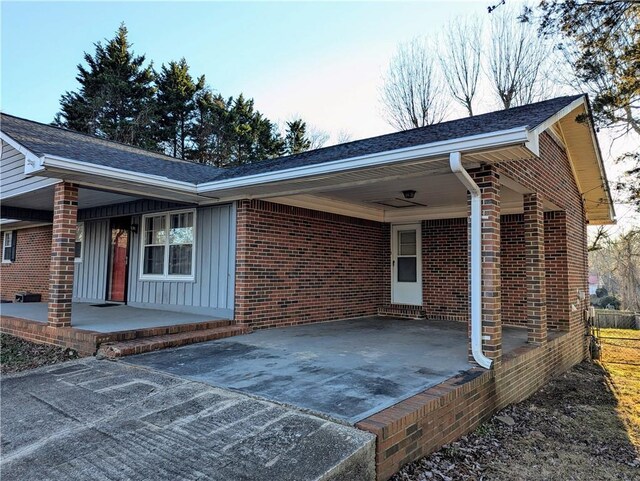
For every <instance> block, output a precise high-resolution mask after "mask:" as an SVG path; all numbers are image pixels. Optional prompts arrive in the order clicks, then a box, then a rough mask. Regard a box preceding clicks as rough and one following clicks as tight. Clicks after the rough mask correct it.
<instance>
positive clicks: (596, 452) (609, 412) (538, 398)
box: [392, 359, 640, 481]
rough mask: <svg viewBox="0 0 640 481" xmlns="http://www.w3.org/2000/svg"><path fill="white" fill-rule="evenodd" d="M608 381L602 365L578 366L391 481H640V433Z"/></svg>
mask: <svg viewBox="0 0 640 481" xmlns="http://www.w3.org/2000/svg"><path fill="white" fill-rule="evenodd" d="M638 361H640V359H638ZM603 366H604V367H603ZM635 369H636V371H640V367H638V366H636V367H635ZM614 382H615V381H614V380H613V379H612V377H611V375H610V374H609V372H607V370H606V365H604V364H603V365H601V364H596V363H589V362H584V363H582V364H580V365H578V366H576V367H574V368H573V369H572V370H571V371H569V372H568V373H566V374H565V375H563V376H561V377H559V378H557V379H555V380H553V381H551V382H550V383H549V384H547V385H546V386H545V387H544V388H542V389H541V390H540V391H538V392H537V393H536V394H534V395H533V396H532V397H531V398H529V399H527V400H525V401H523V402H521V403H519V404H516V405H513V406H509V407H507V408H506V409H504V410H502V411H501V412H499V413H498V414H497V415H496V416H494V417H493V418H492V419H491V420H490V421H488V422H486V423H485V424H483V425H482V426H480V428H478V429H477V430H476V432H474V433H472V434H470V435H468V436H466V437H464V438H462V439H461V440H459V441H458V442H455V443H452V444H450V445H448V446H445V447H444V448H442V449H441V450H440V451H438V452H436V453H433V454H432V455H430V456H427V457H426V458H423V459H421V460H419V461H417V462H415V463H412V464H410V465H407V466H405V467H404V468H403V469H402V470H401V471H400V472H399V473H398V474H397V475H396V476H394V477H393V478H392V480H393V481H408V480H410V481H418V480H420V481H422V480H446V481H457V480H504V481H507V480H508V481H514V480H527V481H529V480H532V481H537V480H540V481H542V480H545V481H546V480H562V481H565V480H566V481H569V480H576V481H578V480H580V481H582V480H587V479H594V480H599V481H607V480H625V481H626V480H629V481H632V480H640V445H634V444H633V441H632V438H633V437H635V436H634V435H633V434H632V432H634V431H635V434H637V433H638V430H639V429H640V426H638V425H637V424H635V422H634V421H633V419H630V418H629V417H628V416H627V415H626V414H625V408H624V405H623V403H622V402H619V400H618V396H619V395H620V394H619V393H618V390H617V388H616V386H615V384H614ZM628 391H629V392H630V393H632V392H635V395H636V396H637V395H638V391H640V384H637V385H635V387H633V388H630V387H629V389H628ZM627 401H628V400H627Z"/></svg>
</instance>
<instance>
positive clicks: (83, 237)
mask: <svg viewBox="0 0 640 481" xmlns="http://www.w3.org/2000/svg"><path fill="white" fill-rule="evenodd" d="M80 226H82V242H81V243H80V257H74V258H73V262H75V263H76V264H79V263H81V262H82V259H84V240H85V238H86V235H85V230H84V222H78V225H77V226H76V229H77V228H78V227H80ZM77 241H78V234H77V232H76V241H75V242H77ZM75 242H74V244H73V246H74V247H73V250H74V253H75ZM74 255H75V254H74Z"/></svg>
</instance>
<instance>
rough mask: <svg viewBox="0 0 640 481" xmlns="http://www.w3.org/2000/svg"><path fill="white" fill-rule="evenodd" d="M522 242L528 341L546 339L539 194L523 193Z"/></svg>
mask: <svg viewBox="0 0 640 481" xmlns="http://www.w3.org/2000/svg"><path fill="white" fill-rule="evenodd" d="M524 243H525V249H526V252H525V256H526V285H527V331H528V336H527V337H528V339H527V340H528V342H530V343H532V344H544V343H545V342H546V341H547V289H546V280H545V262H544V211H543V207H542V198H541V197H540V196H539V195H538V194H537V193H536V194H526V195H525V196H524Z"/></svg>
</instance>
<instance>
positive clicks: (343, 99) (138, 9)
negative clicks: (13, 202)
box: [0, 0, 633, 225]
mask: <svg viewBox="0 0 640 481" xmlns="http://www.w3.org/2000/svg"><path fill="white" fill-rule="evenodd" d="M491 3H495V2H492V1H491V0H478V1H467V2H464V1H451V0H449V1H435V0H434V1H428V0H425V1H421V2H418V1H413V2H398V1H394V2H362V1H361V2H352V3H347V2H244V1H235V2H177V1H174V2H147V1H138V2H31V1H21V2H6V1H2V2H1V3H0V15H1V37H0V42H1V50H0V53H1V62H0V68H1V75H0V82H1V85H0V108H1V109H2V111H3V112H7V113H10V114H13V115H17V116H21V117H26V118H29V119H32V120H37V121H41V122H46V123H48V122H51V120H53V117H54V115H55V114H56V112H57V111H58V108H59V99H60V96H61V95H62V94H63V93H64V92H65V91H69V90H75V89H77V87H78V84H77V82H76V80H75V76H76V73H77V68H76V65H77V64H78V63H80V62H82V58H83V53H84V52H89V53H93V51H94V47H93V44H94V43H95V42H97V41H100V40H104V39H108V38H112V37H113V35H114V32H115V31H116V29H117V28H118V26H119V25H120V23H121V22H124V23H125V24H126V26H127V28H128V30H129V40H130V41H131V42H132V43H133V50H134V51H135V52H136V53H137V54H145V55H146V57H147V60H149V61H151V60H153V62H154V66H155V67H156V68H159V67H160V65H161V64H162V63H166V62H169V61H171V60H179V59H180V58H181V57H185V58H186V60H187V62H188V64H189V65H190V67H191V72H192V74H193V75H194V76H198V75H202V74H204V75H205V76H206V78H207V82H208V83H209V84H210V85H211V86H212V88H213V89H214V90H216V91H218V92H220V93H221V94H222V95H223V96H227V97H228V96H236V95H238V94H239V93H244V94H245V96H248V97H252V98H254V99H255V104H256V107H257V109H258V110H260V111H261V112H262V113H264V114H265V115H266V116H267V117H268V118H270V119H271V120H273V121H275V122H278V123H283V122H284V121H286V120H290V119H292V118H294V117H301V118H302V119H304V120H305V121H306V122H307V123H308V124H309V125H311V126H313V127H314V128H316V129H320V130H324V131H326V132H329V133H330V134H332V136H333V138H334V139H335V137H337V135H338V134H339V133H347V134H349V136H350V137H351V139H353V140H355V139H358V138H365V137H370V136H374V135H379V134H383V133H387V132H391V131H393V129H392V127H391V126H389V125H388V124H387V123H386V122H385V120H384V119H383V116H382V115H381V109H380V104H379V101H378V99H379V88H380V85H381V80H382V75H383V73H384V71H385V69H386V67H387V65H388V62H389V59H390V58H391V56H392V55H393V53H394V51H395V50H396V48H397V46H398V44H399V43H400V42H406V41H409V40H411V39H413V38H415V37H417V36H426V37H427V38H431V39H436V38H437V34H438V32H439V31H440V29H441V28H442V26H443V25H445V24H446V23H447V22H448V21H450V20H451V19H453V18H454V17H456V16H460V15H480V16H486V7H487V5H489V4H491ZM436 41H437V40H436ZM451 111H452V115H451V116H452V117H457V116H461V115H462V112H461V110H460V109H459V108H458V107H457V106H455V105H451ZM609 143H610V141H609V139H607V138H606V137H603V138H601V145H603V153H604V154H605V156H606V157H607V156H608V148H606V149H605V146H608V145H609ZM630 145H631V144H630V142H628V141H627V140H625V139H623V140H622V141H618V142H617V145H615V146H614V150H613V153H615V152H618V151H622V150H625V149H627V148H628V147H629V146H630ZM605 150H606V152H605ZM609 167H610V168H609V170H610V173H609V177H610V178H613V177H615V176H616V175H617V173H618V172H619V171H620V167H613V166H611V164H610V163H609ZM617 210H618V216H619V217H620V215H621V214H623V215H624V216H625V222H626V219H627V218H633V216H631V215H629V214H626V212H627V211H628V210H629V209H628V208H627V207H626V206H619V207H618V209H617ZM625 225H626V223H625Z"/></svg>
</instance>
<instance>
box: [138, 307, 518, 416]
mask: <svg viewBox="0 0 640 481" xmlns="http://www.w3.org/2000/svg"><path fill="white" fill-rule="evenodd" d="M502 335H503V337H502V345H503V349H504V351H505V353H510V352H512V351H514V350H516V349H518V348H521V347H523V346H525V345H526V344H527V329H526V328H522V327H514V326H504V327H503V331H502ZM467 336H468V335H467V325H466V323H461V322H451V321H435V320H425V319H400V318H392V317H378V316H374V317H363V318H358V319H349V320H340V321H333V322H324V323H316V324H307V325H304V326H294V327H284V328H280V329H263V330H259V331H256V332H254V333H253V334H251V335H250V336H239V337H234V338H233V339H225V340H219V341H215V342H207V343H199V344H194V345H191V346H187V347H183V348H179V349H172V350H168V351H162V352H156V353H148V354H143V355H140V356H132V357H128V358H126V362H129V363H132V364H136V365H139V366H145V367H149V368H153V369H158V370H160V371H164V372H168V373H170V374H173V375H176V376H179V377H186V378H188V379H191V380H194V381H199V382H205V383H207V384H211V385H214V386H219V387H224V388H231V389H235V390H238V391H242V392H245V393H248V394H251V395H256V396H260V397H263V398H266V399H269V400H273V401H277V402H281V403H285V404H289V405H293V406H297V407H301V408H303V409H307V410H310V411H313V412H316V413H321V414H324V415H326V416H329V417H331V418H334V419H340V420H343V421H347V422H349V423H352V424H355V423H356V422H358V421H360V420H362V419H364V418H366V417H368V416H370V415H372V414H374V413H376V412H379V411H382V410H383V409H385V408H388V407H390V406H392V405H395V404H397V403H399V402H401V401H403V400H405V399H407V398H409V397H411V396H413V395H415V394H417V393H419V392H421V391H424V390H425V389H428V388H430V387H432V386H435V385H438V384H441V383H443V382H445V381H447V380H448V379H450V378H452V377H454V376H458V375H460V374H463V373H466V372H467V371H469V370H470V369H472V368H473V364H471V362H470V361H469V358H468V353H467V350H468V338H467ZM471 378H472V377H471ZM471 378H470V377H469V376H468V375H465V379H464V381H463V382H466V381H468V380H469V379H471Z"/></svg>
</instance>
